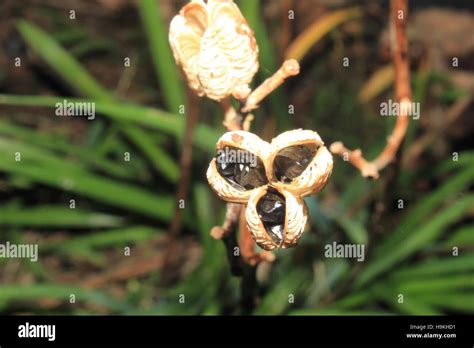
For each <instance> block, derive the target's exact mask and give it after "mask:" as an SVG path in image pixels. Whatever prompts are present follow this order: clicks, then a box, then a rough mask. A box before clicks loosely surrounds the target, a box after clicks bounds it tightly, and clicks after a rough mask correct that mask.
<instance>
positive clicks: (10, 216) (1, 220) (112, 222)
mask: <svg viewBox="0 0 474 348" xmlns="http://www.w3.org/2000/svg"><path fill="white" fill-rule="evenodd" d="M65 205H66V203H65ZM122 223H123V219H122V218H120V217H117V216H112V215H108V214H101V213H94V212H88V211H85V210H80V209H70V208H68V207H63V206H53V205H41V206H38V207H34V208H25V207H21V209H18V208H12V207H0V225H3V226H6V225H7V226H28V227H64V228H86V227H89V228H99V227H115V226H120V225H121V224H122Z"/></svg>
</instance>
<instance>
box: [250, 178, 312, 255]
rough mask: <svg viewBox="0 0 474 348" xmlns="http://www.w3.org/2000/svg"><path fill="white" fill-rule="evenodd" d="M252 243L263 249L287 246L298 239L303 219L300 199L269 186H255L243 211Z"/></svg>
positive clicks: (304, 212)
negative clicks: (256, 187)
mask: <svg viewBox="0 0 474 348" xmlns="http://www.w3.org/2000/svg"><path fill="white" fill-rule="evenodd" d="M245 218H246V220H247V226H248V228H249V231H250V233H251V234H252V237H253V239H254V240H255V242H256V243H257V244H258V245H259V246H260V247H261V248H263V249H265V250H272V249H275V248H288V247H291V246H294V245H295V244H296V243H297V242H298V240H299V239H300V237H301V235H302V233H303V230H304V227H305V225H306V220H307V209H306V205H305V203H304V201H303V199H302V198H300V197H296V196H294V195H293V194H291V193H290V192H288V191H286V190H278V189H275V188H273V187H271V186H263V187H260V188H258V189H256V190H255V191H254V192H253V193H252V195H251V196H250V199H249V202H248V205H247V208H246V210H245Z"/></svg>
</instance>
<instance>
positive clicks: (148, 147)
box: [122, 124, 179, 182]
mask: <svg viewBox="0 0 474 348" xmlns="http://www.w3.org/2000/svg"><path fill="white" fill-rule="evenodd" d="M122 131H123V132H125V133H126V134H127V136H128V137H129V138H131V139H132V140H133V142H134V143H135V145H137V146H138V147H139V148H140V149H141V150H142V151H143V153H145V154H146V155H147V156H148V158H149V159H150V160H151V162H152V165H153V168H155V170H156V171H157V172H159V173H161V174H162V175H163V176H164V177H165V178H167V179H168V180H170V181H171V182H177V181H178V177H179V166H178V165H177V164H176V162H175V161H174V160H173V159H172V158H171V157H170V156H169V155H168V153H167V152H166V151H164V150H162V149H161V148H160V147H157V146H156V145H155V143H154V142H153V139H152V138H151V136H149V135H148V133H147V132H145V131H143V130H142V129H140V128H138V127H136V126H134V125H130V124H129V125H127V127H124V128H123V130H122Z"/></svg>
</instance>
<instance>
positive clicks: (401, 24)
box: [330, 0, 412, 179]
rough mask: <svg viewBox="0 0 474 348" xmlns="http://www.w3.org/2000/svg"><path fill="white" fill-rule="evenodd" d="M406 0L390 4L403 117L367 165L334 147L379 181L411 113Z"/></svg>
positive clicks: (333, 148) (337, 145)
mask: <svg viewBox="0 0 474 348" xmlns="http://www.w3.org/2000/svg"><path fill="white" fill-rule="evenodd" d="M407 2H408V1H407V0H391V6H390V30H391V35H392V40H391V44H392V54H393V63H394V65H395V97H396V99H397V101H398V102H399V106H400V111H401V112H400V114H399V115H398V116H397V120H396V123H395V126H394V128H393V130H392V133H391V134H390V136H389V137H388V139H387V144H386V146H385V148H384V149H383V150H382V152H381V153H380V154H379V155H378V156H377V157H376V158H375V159H374V160H372V161H370V162H369V161H367V160H366V159H365V158H364V157H363V156H362V152H361V151H360V150H359V149H357V150H353V151H352V150H349V149H347V148H346V147H345V146H344V144H343V143H342V142H335V143H333V144H331V146H330V150H331V152H332V153H334V154H336V155H339V156H341V157H343V158H344V159H346V160H348V161H349V162H350V163H351V164H352V165H353V166H354V167H356V168H357V169H359V171H360V172H361V173H362V175H363V176H365V177H372V178H375V179H377V178H378V177H379V171H380V170H382V169H383V168H385V167H386V166H387V165H388V164H389V163H390V162H392V161H393V159H394V158H395V155H396V153H397V151H398V149H399V148H400V145H401V144H402V142H403V139H404V138H405V134H406V131H407V128H408V122H409V115H410V111H411V105H412V103H411V88H410V70H409V63H408V39H407V35H406V23H407V11H408V5H407Z"/></svg>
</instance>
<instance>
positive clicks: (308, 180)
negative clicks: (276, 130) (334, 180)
mask: <svg viewBox="0 0 474 348" xmlns="http://www.w3.org/2000/svg"><path fill="white" fill-rule="evenodd" d="M304 144H316V145H318V146H319V148H318V150H317V152H316V154H315V156H314V157H313V159H312V160H311V162H310V163H309V164H308V166H307V167H306V169H305V170H304V171H303V172H302V173H301V174H300V175H299V176H298V177H296V178H294V179H293V181H292V182H291V183H284V182H280V181H278V180H277V179H276V178H275V176H274V172H273V171H274V168H273V161H274V159H275V157H276V156H277V155H278V152H279V151H281V150H283V149H284V148H286V147H290V146H294V145H304ZM265 168H266V171H267V178H268V179H269V181H270V183H271V185H272V186H274V187H276V188H279V189H281V190H288V191H290V192H291V193H293V194H294V195H299V196H303V197H304V196H307V195H311V194H315V193H318V192H320V191H321V190H322V189H323V188H324V186H325V185H326V183H327V181H328V179H329V176H330V175H331V173H332V168H333V159H332V155H331V153H330V152H329V151H328V149H327V148H326V147H325V146H324V142H323V141H322V140H321V137H320V136H319V134H318V133H316V132H314V131H311V130H302V129H296V130H291V131H288V132H285V133H282V134H280V135H279V136H277V137H276V138H274V139H273V140H272V142H271V144H270V156H269V157H268V158H267V163H266V164H265Z"/></svg>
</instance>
